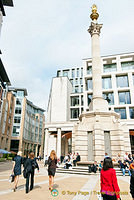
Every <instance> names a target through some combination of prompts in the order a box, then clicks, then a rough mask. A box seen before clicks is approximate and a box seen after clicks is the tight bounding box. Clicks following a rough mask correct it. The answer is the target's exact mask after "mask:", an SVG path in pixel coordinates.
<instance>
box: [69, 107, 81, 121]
mask: <svg viewBox="0 0 134 200" xmlns="http://www.w3.org/2000/svg"><path fill="white" fill-rule="evenodd" d="M78 117H79V108H74V109H71V119H77V118H78Z"/></svg>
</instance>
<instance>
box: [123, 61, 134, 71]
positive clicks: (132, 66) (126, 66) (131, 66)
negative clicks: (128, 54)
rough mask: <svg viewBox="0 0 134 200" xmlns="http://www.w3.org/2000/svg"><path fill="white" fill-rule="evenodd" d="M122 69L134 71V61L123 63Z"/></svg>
mask: <svg viewBox="0 0 134 200" xmlns="http://www.w3.org/2000/svg"><path fill="white" fill-rule="evenodd" d="M121 68H122V70H123V71H124V70H130V69H134V61H129V62H122V63H121Z"/></svg>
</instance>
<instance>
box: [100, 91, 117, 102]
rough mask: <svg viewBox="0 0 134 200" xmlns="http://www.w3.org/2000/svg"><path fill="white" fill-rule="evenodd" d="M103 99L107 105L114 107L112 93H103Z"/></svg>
mask: <svg viewBox="0 0 134 200" xmlns="http://www.w3.org/2000/svg"><path fill="white" fill-rule="evenodd" d="M103 98H104V99H105V100H107V101H108V104H109V105H114V94H113V92H109V93H103Z"/></svg>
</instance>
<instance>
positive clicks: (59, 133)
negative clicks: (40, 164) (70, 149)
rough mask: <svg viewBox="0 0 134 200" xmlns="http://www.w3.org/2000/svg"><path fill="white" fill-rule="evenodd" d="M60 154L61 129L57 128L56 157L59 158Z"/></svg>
mask: <svg viewBox="0 0 134 200" xmlns="http://www.w3.org/2000/svg"><path fill="white" fill-rule="evenodd" d="M60 156H61V129H60V128H58V130H57V158H59V159H60Z"/></svg>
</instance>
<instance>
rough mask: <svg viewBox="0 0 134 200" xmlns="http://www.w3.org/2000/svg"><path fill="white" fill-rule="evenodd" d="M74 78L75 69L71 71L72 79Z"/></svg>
mask: <svg viewBox="0 0 134 200" xmlns="http://www.w3.org/2000/svg"><path fill="white" fill-rule="evenodd" d="M74 77H75V69H72V78H74Z"/></svg>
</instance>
